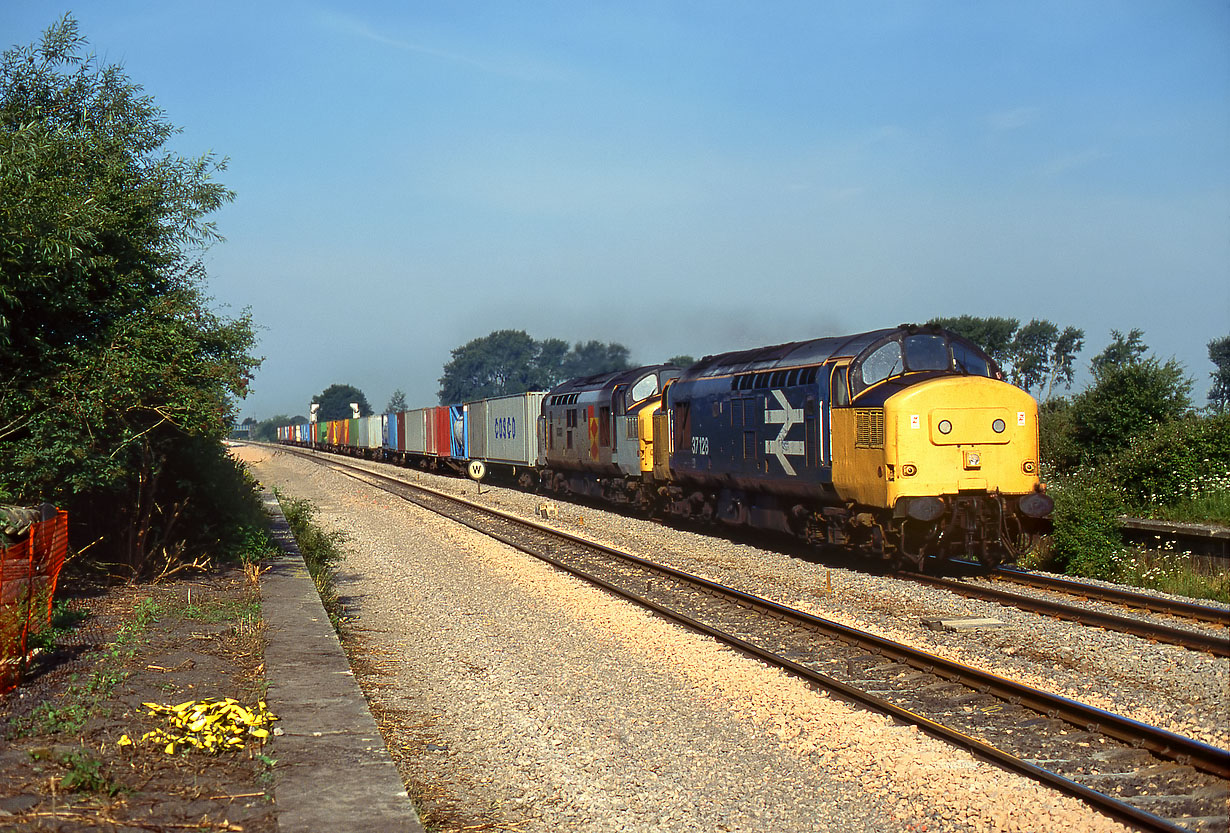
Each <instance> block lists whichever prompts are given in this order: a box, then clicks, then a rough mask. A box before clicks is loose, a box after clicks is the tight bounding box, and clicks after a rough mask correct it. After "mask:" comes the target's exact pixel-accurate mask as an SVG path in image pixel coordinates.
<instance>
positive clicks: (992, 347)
mask: <svg viewBox="0 0 1230 833" xmlns="http://www.w3.org/2000/svg"><path fill="white" fill-rule="evenodd" d="M927 323H928V324H934V325H935V326H938V327H943V328H944V329H945V330H951V331H952V332H954V333H956V334H957V335H959V336H964V337H965V338H968V339H969V340H970V341H972V342H974V343H975V344H977V345H978V346H979V347H981V348H982V349H983V350H984V351H986V354H987V355H988V356H990V357H991V358H993V359H995V361H996V363H998V364H999V365H1000V366H1001V367H1002V366H1004V365H1006V364H1007V363H1008V361H1009V360H1010V358H1011V355H1012V352H1011V351H1012V337H1013V335H1014V334H1015V333H1016V329H1017V327H1018V326H1020V323H1021V322H1020V321H1018V320H1017V319H1015V318H978V317H976V316H973V315H962V316H960V317H958V318H932V319H931V320H930V321H928V322H927Z"/></svg>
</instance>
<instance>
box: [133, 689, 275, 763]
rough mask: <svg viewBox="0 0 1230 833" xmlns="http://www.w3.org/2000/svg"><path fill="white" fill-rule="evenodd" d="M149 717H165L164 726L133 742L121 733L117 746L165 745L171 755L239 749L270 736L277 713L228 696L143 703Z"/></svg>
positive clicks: (261, 703)
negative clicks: (164, 703)
mask: <svg viewBox="0 0 1230 833" xmlns="http://www.w3.org/2000/svg"><path fill="white" fill-rule="evenodd" d="M141 705H143V706H145V708H146V709H147V710H148V714H149V715H151V716H152V717H165V718H166V719H167V724H168V728H167V729H154V730H153V731H150V732H146V733H145V734H144V735H142V736H141V739H140V740H139V741H133V740H132V738H130V737H128V735H123V736H121V737H120V739H119V740H118V741H116V745H117V746H121V747H122V746H132V745H133V744H134V743H151V744H159V745H161V744H165V746H164V747H163V751H164V752H166V754H168V755H174V754H175V751H176V750H177V749H199V750H201V751H202V752H211V753H214V752H219V751H221V750H224V749H242V748H244V746H245V744H246V743H247V741H248V740H249V739H255V740H256V742H257V744H258V745H259V744H263V743H264V742H265V739H266V738H267V737H269V729H268V728H266V727H268V726H269V724H270V723H272V722H273V721H275V720H277V719H278V718H277V716H276V715H274V714H273V713H272V712H270V711H269V707H268V706H266V705H265V701H264V700H261V701H260V702H258V703H257V705H256V708H255V709H247V708H244V706H243V705H242V704H241V703H240V702H239V701H238V700H232V699H231V698H229V697H227V698H225V699H223V700H189V701H188V702H186V703H180V704H179V705H178V706H160V705H158V704H157V703H142V704H141Z"/></svg>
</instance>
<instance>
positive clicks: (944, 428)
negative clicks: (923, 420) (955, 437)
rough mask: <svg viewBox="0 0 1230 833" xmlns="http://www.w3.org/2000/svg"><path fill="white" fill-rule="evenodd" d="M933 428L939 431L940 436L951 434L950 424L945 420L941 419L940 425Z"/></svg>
mask: <svg viewBox="0 0 1230 833" xmlns="http://www.w3.org/2000/svg"><path fill="white" fill-rule="evenodd" d="M935 427H936V428H938V429H939V430H940V433H941V434H951V433H952V423H951V422H949V421H948V420H946V419H941V420H940V424H939V425H937V426H935Z"/></svg>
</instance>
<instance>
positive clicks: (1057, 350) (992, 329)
mask: <svg viewBox="0 0 1230 833" xmlns="http://www.w3.org/2000/svg"><path fill="white" fill-rule="evenodd" d="M927 323H928V324H935V325H938V326H940V327H943V328H945V329H947V330H951V331H952V332H954V333H956V334H957V335H960V336H964V337H965V338H968V339H969V340H970V341H972V342H974V343H975V344H977V345H978V346H979V347H981V348H982V349H983V350H984V351H986V353H987V355H989V356H990V357H991V358H993V359H995V361H996V362H997V363H998V364H999V365H1000V367H1001V368H1003V369H1004V372H1005V373H1006V374H1007V376H1008V378H1009V379H1011V380H1012V383H1013V384H1014V385H1017V386H1018V387H1021V388H1023V389H1025V390H1027V391H1033V389H1034V388H1037V390H1038V396H1039V397H1040V398H1043V399H1049V398H1050V396H1051V393H1052V391H1053V389H1054V386H1055V383H1056V382H1061V383H1063V386H1064V387H1065V388H1070V387H1071V386H1072V382H1073V380H1074V378H1075V364H1076V354H1077V353H1079V352H1080V350H1081V348H1082V347H1083V346H1084V344H1085V332H1084V330H1079V329H1077V328H1075V327H1065V328H1064V329H1063V331H1062V332H1061V331H1060V329H1059V327H1058V326H1056V325H1055V324H1053V323H1052V322H1050V321H1046V320H1043V319H1038V318H1035V319H1033V320H1032V321H1030V322H1029V323H1028V324H1026V325H1025V326H1023V327H1022V326H1020V322H1019V321H1018V320H1017V319H1015V318H977V317H975V316H972V315H962V316H961V317H959V318H933V319H931V320H930V321H928V322H927Z"/></svg>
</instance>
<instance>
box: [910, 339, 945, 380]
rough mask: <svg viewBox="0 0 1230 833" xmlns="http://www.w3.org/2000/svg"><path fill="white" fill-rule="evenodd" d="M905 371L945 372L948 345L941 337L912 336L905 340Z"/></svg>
mask: <svg viewBox="0 0 1230 833" xmlns="http://www.w3.org/2000/svg"><path fill="white" fill-rule="evenodd" d="M905 366H906V370H910V371H915V372H917V371H919V370H947V369H948V366H949V365H948V344H947V342H946V340H945V339H944V337H943V336H941V335H914V336H906V338H905Z"/></svg>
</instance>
